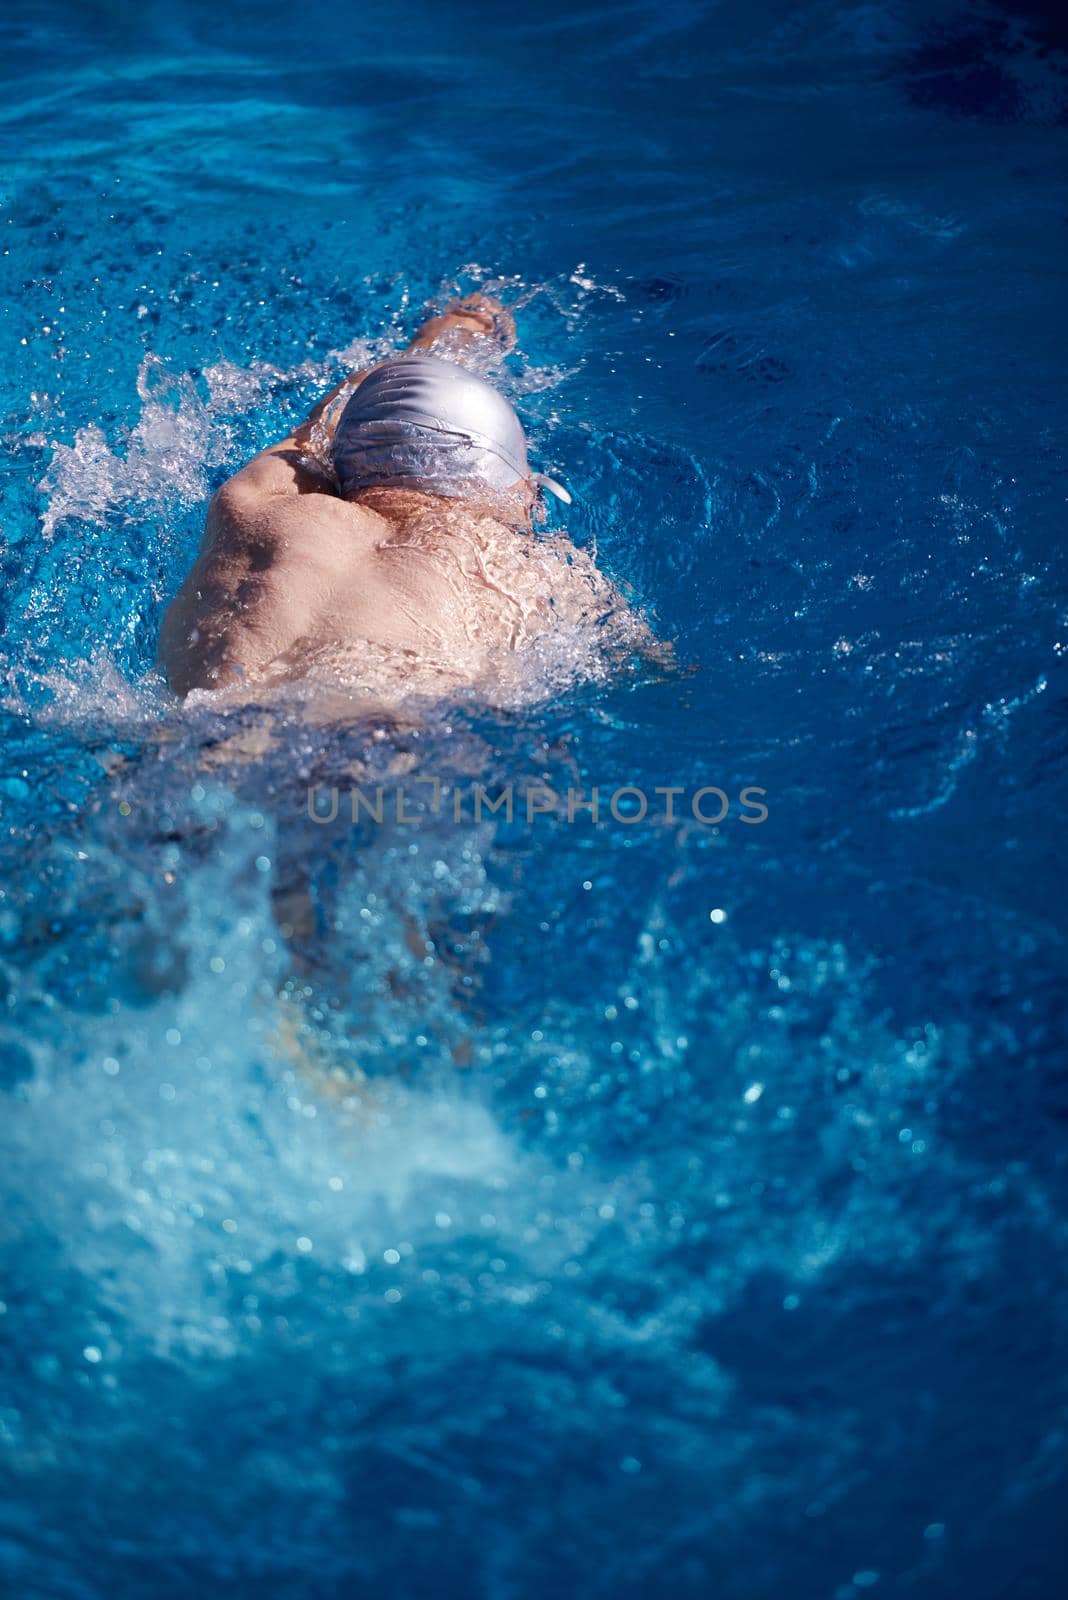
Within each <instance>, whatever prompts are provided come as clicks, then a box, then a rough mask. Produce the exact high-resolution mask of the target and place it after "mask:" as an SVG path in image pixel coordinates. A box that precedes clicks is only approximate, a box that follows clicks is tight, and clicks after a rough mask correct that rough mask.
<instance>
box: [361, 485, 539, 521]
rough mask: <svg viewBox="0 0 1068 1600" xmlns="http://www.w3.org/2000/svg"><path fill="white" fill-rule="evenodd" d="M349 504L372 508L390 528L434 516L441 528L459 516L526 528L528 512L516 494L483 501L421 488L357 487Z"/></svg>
mask: <svg viewBox="0 0 1068 1600" xmlns="http://www.w3.org/2000/svg"><path fill="white" fill-rule="evenodd" d="M350 504H352V505H354V506H360V507H362V508H363V509H364V510H366V511H372V512H374V514H375V515H376V516H379V517H381V518H382V519H383V521H385V522H388V523H389V524H390V525H391V526H392V527H400V526H403V525H404V524H406V523H410V522H415V521H418V520H421V519H422V518H423V517H426V516H430V515H436V516H437V517H439V518H440V520H441V526H442V528H443V529H448V528H449V527H450V525H453V524H455V523H456V522H458V521H459V520H460V518H457V516H456V513H457V512H459V513H461V517H462V518H464V519H468V520H470V521H472V522H474V521H479V522H481V521H491V522H497V523H502V524H504V525H505V526H507V527H513V528H521V529H529V527H530V513H529V509H528V504H527V501H526V498H525V497H524V496H521V495H519V494H515V495H513V494H507V493H505V494H499V495H493V496H491V497H490V498H488V499H486V500H479V499H474V498H471V499H466V498H465V499H460V498H458V497H456V496H453V495H440V494H427V493H426V492H425V491H424V490H422V489H386V488H382V487H381V486H377V487H374V488H370V489H361V490H360V491H359V493H358V494H355V495H353V497H352V500H351V502H350Z"/></svg>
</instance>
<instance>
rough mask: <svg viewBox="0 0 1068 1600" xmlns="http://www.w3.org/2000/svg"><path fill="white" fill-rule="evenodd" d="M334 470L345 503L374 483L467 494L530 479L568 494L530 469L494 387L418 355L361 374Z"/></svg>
mask: <svg viewBox="0 0 1068 1600" xmlns="http://www.w3.org/2000/svg"><path fill="white" fill-rule="evenodd" d="M334 471H335V473H336V475H337V480H338V486H339V488H340V490H341V493H342V495H343V496H344V497H345V499H346V500H351V499H353V498H354V497H355V496H356V495H357V494H360V493H361V492H362V491H364V490H368V489H374V488H383V489H386V488H388V489H418V490H420V491H421V492H423V493H425V494H438V495H446V496H449V497H451V498H465V499H466V498H469V497H471V496H472V494H474V495H476V496H477V495H486V494H487V493H488V494H489V495H491V496H492V495H493V494H494V493H498V494H507V495H515V494H517V493H519V494H523V493H524V492H525V491H526V490H527V488H528V486H532V485H534V484H540V485H542V486H543V487H545V488H547V489H548V490H549V492H550V493H551V494H555V495H557V496H558V498H560V499H562V500H565V501H570V498H571V497H570V495H568V494H567V491H566V490H564V489H562V488H561V487H560V485H559V484H557V483H554V482H553V480H552V479H551V478H545V477H543V475H542V474H541V473H532V472H531V470H530V465H529V463H528V461H527V443H526V438H525V436H524V434H523V426H522V423H521V422H520V421H519V418H518V417H517V416H516V413H515V411H514V410H513V408H512V407H511V406H510V405H509V403H508V401H507V400H506V399H505V398H504V396H503V395H502V394H499V393H498V391H497V390H496V389H494V387H493V386H492V384H489V383H487V382H486V381H485V379H484V378H480V377H479V376H478V375H477V374H476V373H474V372H468V371H467V370H466V369H465V368H464V367H458V366H456V365H455V364H454V363H453V362H451V361H443V360H442V359H441V358H440V357H438V356H429V355H423V354H418V355H407V356H398V357H397V358H396V359H395V360H393V361H387V362H385V364H384V365H383V366H380V367H376V368H375V370H374V371H373V372H370V373H368V375H367V377H366V378H364V379H363V381H362V383H361V384H360V385H359V387H358V388H357V390H356V392H355V393H354V394H353V396H352V398H351V399H350V401H349V403H348V405H347V406H346V407H345V409H344V411H343V412H342V414H341V419H340V421H339V422H338V425H337V431H336V433H335V435H334ZM530 493H531V495H532V494H533V488H532V487H530Z"/></svg>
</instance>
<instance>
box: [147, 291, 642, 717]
mask: <svg viewBox="0 0 1068 1600" xmlns="http://www.w3.org/2000/svg"><path fill="white" fill-rule="evenodd" d="M478 337H495V338H498V339H500V340H502V342H506V341H508V340H512V339H514V328H513V326H512V323H511V319H510V317H509V316H508V313H507V312H505V311H503V309H502V308H501V307H500V306H499V305H498V304H497V303H496V302H495V301H492V300H489V299H487V298H486V297H483V296H478V295H475V296H471V297H470V298H469V299H468V300H466V301H460V302H458V303H457V304H456V305H455V306H454V307H452V308H450V310H449V311H447V312H446V313H445V314H444V315H443V316H439V317H435V318H433V319H432V320H431V321H430V322H428V323H426V324H425V325H424V326H423V327H422V328H421V329H420V331H419V333H418V334H417V335H416V337H415V338H414V339H413V340H412V343H411V345H409V347H408V348H409V349H423V350H427V349H430V348H433V347H434V346H438V348H441V341H444V343H445V345H446V346H447V345H448V344H450V343H451V344H455V343H456V342H462V341H464V340H465V339H472V338H478ZM364 376H366V374H364ZM358 381H359V380H358V378H357V377H356V376H355V375H354V376H353V377H352V378H350V379H348V380H347V383H346V384H345V385H339V387H338V389H336V390H334V391H333V393H332V394H331V395H328V396H327V397H326V399H325V400H323V401H321V402H320V404H319V405H318V406H317V407H316V408H315V410H314V411H313V412H312V413H311V416H310V417H309V418H308V420H307V422H305V423H304V424H302V426H301V427H300V428H298V429H297V430H296V431H295V432H294V433H293V434H291V435H290V436H289V437H288V438H287V439H283V440H282V441H281V442H280V443H279V444H276V445H273V446H272V447H271V448H269V449H267V450H264V451H263V452H262V453H261V454H260V455H258V456H256V457H255V458H254V459H253V460H252V461H250V462H249V463H248V465H247V466H246V467H244V468H242V470H241V471H240V472H238V473H237V474H236V475H235V476H234V477H232V478H231V479H230V480H229V481H228V482H227V483H225V484H224V485H223V486H222V488H221V489H220V490H219V491H218V493H217V494H216V495H215V497H214V499H213V500H212V502H211V506H210V508H209V511H208V519H207V527H206V529H205V533H204V538H203V541H202V544H201V549H200V553H199V555H198V558H197V560H196V563H195V564H194V566H193V568H192V570H191V571H190V573H189V575H188V577H187V578H186V580H185V583H184V584H183V585H182V588H181V590H180V591H179V593H178V595H177V596H176V597H175V599H174V601H173V602H172V604H171V606H170V608H169V610H168V611H167V614H166V616H165V618H164V621H163V628H162V632H161V635H160V647H159V658H160V662H161V664H162V665H163V667H164V669H165V671H166V673H167V677H168V679H169V681H170V684H171V686H172V688H173V689H174V690H175V692H176V693H178V694H179V695H186V694H188V693H189V692H190V691H191V690H193V689H209V690H219V689H225V688H227V687H228V686H230V685H235V684H241V683H262V682H270V681H273V680H277V679H280V678H281V679H286V678H288V679H292V678H295V677H300V676H301V675H302V674H303V672H304V671H305V670H307V668H308V665H309V664H310V663H312V662H315V661H321V660H323V659H324V657H325V658H333V659H336V660H339V661H344V663H345V672H346V675H347V676H348V677H349V679H350V681H351V680H353V679H355V680H356V681H357V682H358V681H359V676H360V657H361V652H364V653H366V654H367V655H368V656H370V655H371V653H373V652H377V653H378V654H381V653H382V652H393V653H395V654H396V656H397V657H398V658H399V659H402V660H403V659H408V660H410V661H412V662H419V661H421V660H423V659H424V658H432V659H433V660H435V661H439V662H447V663H448V669H449V673H450V675H451V677H452V679H453V681H454V682H455V681H465V680H466V681H475V680H476V679H478V678H479V677H480V676H482V675H484V674H485V672H486V671H487V668H488V665H489V664H490V663H492V662H493V661H494V660H495V659H500V657H501V654H502V652H503V653H508V652H512V651H514V650H517V649H520V648H522V647H523V646H524V645H525V644H527V643H529V642H530V641H531V640H532V639H534V638H536V637H537V636H539V635H540V634H544V633H546V632H548V631H549V630H551V629H552V628H554V627H556V626H558V625H559V624H560V622H561V621H573V622H582V621H584V620H588V621H597V620H598V619H599V618H600V617H602V616H607V615H608V614H609V613H612V612H617V613H618V612H619V611H620V610H625V609H626V608H625V603H624V602H623V600H622V598H621V596H620V595H619V593H618V591H617V590H616V589H615V588H614V586H613V585H612V584H610V583H609V582H608V580H607V579H606V578H604V577H603V576H602V574H601V573H600V572H599V571H598V570H597V568H596V567H595V565H594V564H593V562H592V561H591V560H590V559H589V558H588V557H587V556H585V555H583V554H582V553H581V552H579V551H578V550H577V549H576V548H575V547H574V546H573V545H571V544H570V542H569V541H568V540H566V539H563V538H560V539H556V540H551V539H550V540H546V539H544V538H538V539H536V538H535V536H534V534H533V531H532V529H531V526H530V510H531V505H532V502H533V491H532V490H528V486H527V485H523V486H522V489H521V491H519V492H517V493H516V495H515V496H514V503H510V504H509V505H508V506H507V507H506V516H505V520H502V512H501V507H500V505H499V504H495V505H494V506H493V508H492V509H491V508H490V507H489V506H488V505H479V504H478V503H476V502H474V501H465V500H458V499H455V498H448V499H447V498H443V497H439V496H436V495H431V494H426V493H423V492H421V491H414V490H411V489H395V488H382V487H378V488H374V489H367V490H366V491H363V492H361V493H360V494H359V495H358V496H357V497H356V498H355V499H350V500H345V499H342V498H341V496H340V494H339V492H338V488H337V485H336V483H335V482H334V481H333V479H332V477H331V476H330V475H328V473H327V472H326V471H325V470H324V469H323V468H321V467H320V466H319V465H318V464H317V463H316V461H315V459H314V457H313V456H312V454H311V453H310V448H309V447H310V440H311V430H312V429H313V428H315V427H316V426H318V429H319V431H320V435H322V433H323V432H324V431H325V432H326V434H327V436H329V430H330V426H331V419H332V417H335V413H336V408H334V407H332V405H331V402H332V401H333V400H334V399H335V397H336V396H337V395H339V394H340V392H341V390H342V389H343V388H346V387H348V388H350V389H351V388H352V386H353V384H354V383H355V382H358ZM335 420H336V417H335ZM649 642H650V643H652V639H651V636H650V638H649Z"/></svg>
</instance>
